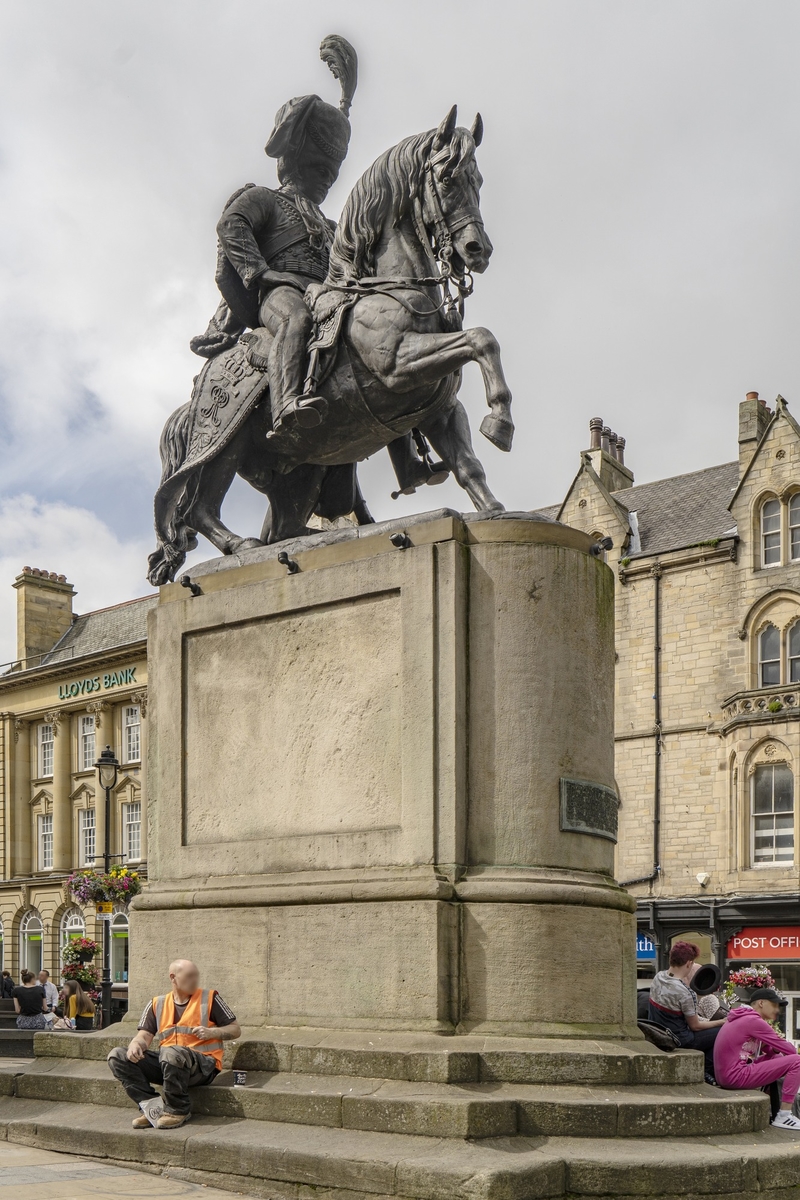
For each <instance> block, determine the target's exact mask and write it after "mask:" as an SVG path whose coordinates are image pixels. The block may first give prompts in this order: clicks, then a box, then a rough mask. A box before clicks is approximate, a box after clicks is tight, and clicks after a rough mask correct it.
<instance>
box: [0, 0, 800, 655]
mask: <svg viewBox="0 0 800 1200" xmlns="http://www.w3.org/2000/svg"><path fill="white" fill-rule="evenodd" d="M0 15H1V16H2V22H0V213H1V214H2V221H0V658H5V659H7V658H10V657H11V656H12V655H13V652H14V650H13V634H12V630H13V598H14V593H13V592H12V591H11V590H10V587H9V585H10V583H11V582H12V580H13V578H14V576H15V575H16V574H17V572H18V571H19V569H20V568H21V567H22V565H23V564H28V565H31V566H39V567H42V568H47V569H49V570H55V571H59V572H65V573H66V574H67V575H68V576H69V578H70V580H72V581H73V582H74V583H75V586H76V587H77V589H78V592H79V596H78V598H77V604H76V607H77V608H78V609H79V610H81V611H86V610H87V609H88V608H92V607H97V606H99V605H103V604H109V603H114V602H116V601H118V600H123V599H127V598H129V597H131V596H134V595H141V594H144V592H146V591H147V590H148V588H147V584H146V582H145V580H144V569H145V558H146V554H147V552H148V551H149V550H150V549H151V548H152V533H151V500H152V494H153V491H154V488H155V486H156V484H157V481H158V476H159V462H158V452H157V445H158V435H159V432H160V429H161V426H162V424H163V422H164V420H165V418H166V417H167V416H168V414H169V413H170V412H171V411H172V410H173V409H174V408H175V407H177V406H178V405H179V404H182V403H183V402H184V401H185V400H186V399H187V398H188V395H189V391H190V387H191V380H192V376H193V375H194V374H195V373H196V371H197V368H198V365H199V360H198V359H196V358H195V357H194V356H193V355H192V354H191V353H190V351H189V349H188V341H189V338H190V337H191V336H192V335H193V334H194V333H197V332H198V331H200V330H202V329H203V328H204V326H205V323H206V320H207V318H208V316H209V315H210V313H211V312H212V311H213V309H214V307H215V303H216V298H215V285H214V281H213V272H214V256H215V235H214V226H215V223H216V220H217V217H218V215H219V212H220V210H221V207H222V204H223V203H224V201H225V199H226V198H227V196H228V195H229V194H230V193H231V191H233V190H234V189H235V188H236V187H238V186H240V185H241V184H243V183H245V182H247V181H249V180H253V181H256V182H260V183H266V184H272V183H273V182H274V164H273V163H272V161H271V160H268V159H267V158H265V156H264V154H263V150H262V147H263V145H264V142H265V140H266V137H267V135H268V133H269V131H270V129H271V126H272V118H273V115H274V113H275V110H276V109H277V108H278V107H279V105H280V104H282V103H283V102H284V101H285V100H287V99H288V98H289V97H290V96H292V95H296V94H303V93H306V92H311V91H316V92H318V93H320V94H322V95H323V96H325V97H326V98H327V99H329V100H332V101H335V100H336V99H337V86H336V84H335V83H334V81H333V79H332V78H331V77H330V76H329V74H328V72H327V70H326V68H325V67H324V66H323V64H322V63H320V61H319V59H318V56H317V55H318V45H319V42H320V40H321V39H322V37H323V36H324V35H325V34H327V33H331V32H339V33H342V34H344V35H345V36H347V37H348V38H349V39H350V40H351V41H352V42H353V43H354V45H355V46H356V48H357V50H358V54H359V58H360V81H359V88H358V92H357V95H356V100H355V104H354V107H353V113H352V121H353V137H352V141H351V149H350V155H349V158H348V160H347V162H346V163H345V166H344V168H343V171H342V175H341V178H340V181H339V183H338V184H337V186H336V188H335V190H334V192H332V193H331V196H330V197H329V200H328V202H327V205H326V208H327V211H328V213H329V214H330V215H331V216H334V217H335V216H336V215H337V214H338V211H339V209H340V208H341V205H342V203H343V200H344V198H345V196H346V195H347V192H348V190H349V188H350V186H351V185H352V184H353V182H354V181H355V179H356V178H357V177H358V175H359V174H360V173H361V172H362V171H363V170H364V169H365V168H366V167H367V166H368V165H369V163H370V162H371V161H372V160H373V159H374V158H375V157H376V156H377V155H378V154H379V153H380V152H381V151H382V150H384V149H385V148H386V147H387V146H389V145H391V144H393V143H394V142H396V141H398V140H399V139H400V138H402V137H404V136H406V135H408V134H411V133H414V132H418V131H420V130H422V129H426V128H430V127H431V126H433V125H435V124H437V123H438V122H439V120H441V118H442V117H443V116H444V114H445V113H446V111H447V109H448V108H449V106H450V105H451V104H452V103H453V102H457V103H458V105H459V107H460V111H461V115H462V119H463V120H464V122H465V123H469V122H470V121H471V119H472V116H473V114H474V112H475V110H476V109H480V111H481V112H482V113H483V116H484V121H485V125H486V135H485V140H484V144H483V146H482V147H481V151H480V164H481V169H482V171H483V174H484V177H485V180H486V182H485V186H484V192H483V212H484V216H485V219H486V224H487V228H488V231H489V233H490V236H491V237H492V240H493V242H494V245H495V256H494V259H493V261H492V265H491V267H490V270H489V271H488V273H487V274H486V275H485V276H483V277H482V278H480V279H479V281H478V286H477V288H476V292H475V295H474V297H473V298H472V300H471V301H470V303H469V308H468V313H467V317H468V322H469V323H470V324H482V325H486V326H488V327H489V328H490V329H491V330H492V331H493V332H494V333H495V334H496V336H497V338H498V339H499V341H500V344H501V346H502V348H503V352H504V358H505V364H506V373H507V375H508V378H509V382H510V385H511V388H512V390H513V392H514V397H515V418H516V422H517V431H518V432H517V439H516V442H515V446H514V450H513V453H512V454H511V456H505V455H502V454H500V453H499V452H498V451H496V450H495V449H494V448H493V447H491V446H490V445H489V443H488V442H486V441H485V440H484V439H483V438H481V437H480V436H479V435H478V434H477V426H478V424H479V422H480V419H481V416H482V413H483V411H485V407H484V400H483V397H482V393H481V387H480V381H479V374H478V371H477V368H469V369H468V370H467V372H466V378H465V385H464V389H463V393H462V395H463V398H464V399H465V402H466V404H467V406H468V408H469V411H470V414H471V418H472V421H473V430H474V433H475V436H476V443H480V445H479V453H480V454H481V456H482V458H483V461H484V463H485V465H486V467H487V470H488V472H489V477H490V481H491V483H492V484H493V486H494V489H495V491H496V492H497V493H498V494H499V495H500V497H501V499H503V501H504V502H505V503H506V505H507V507H509V508H533V507H536V506H537V505H543V504H548V503H552V502H554V501H556V500H558V499H559V498H560V497H561V496H562V495H563V493H564V491H565V490H566V487H567V485H568V482H569V479H570V478H571V475H572V474H573V472H574V470H575V468H576V466H577V461H578V452H579V450H580V449H582V448H583V447H585V445H586V443H587V440H588V439H587V422H588V420H589V418H590V417H592V416H595V415H598V416H602V417H604V418H605V420H606V421H607V423H609V424H610V425H611V426H612V428H614V429H615V430H617V431H618V432H619V433H621V434H623V435H624V436H625V437H626V438H627V441H628V449H627V452H626V453H627V461H628V463H629V464H630V465H631V466H632V467H633V469H634V471H635V474H636V478H637V480H638V481H639V482H644V481H647V480H651V479H656V478H659V477H662V476H664V475H669V474H677V473H680V472H683V471H689V470H693V469H696V468H698V467H702V466H705V465H710V464H713V463H718V462H723V461H726V460H729V459H731V458H733V457H735V453H736V422H737V412H736V410H737V403H738V401H739V400H740V399H741V398H743V397H744V394H745V392H746V391H748V390H751V389H756V390H758V391H760V392H761V394H762V395H763V396H766V398H767V399H768V400H770V401H771V400H772V399H773V398H774V396H775V394H776V393H777V392H778V391H780V392H781V393H782V394H783V395H784V396H786V398H787V399H788V401H789V403H790V406H791V405H792V404H793V403H794V408H795V411H800V386H798V385H800V378H799V377H798V376H799V373H800V361H798V353H797V334H796V328H797V324H798V317H800V298H799V297H798V287H797V276H798V267H799V266H800V256H799V254H798V250H800V247H799V246H798V228H799V227H800V220H799V219H798V218H799V215H800V214H798V192H799V191H800V187H799V185H800V166H799V159H798V149H797V145H798V134H799V133H800V104H799V103H798V97H799V95H800V73H798V71H797V59H798V49H800V6H798V4H797V3H796V0H785V2H784V0H760V3H754V2H752V0H750V2H748V3H742V2H740V0H703V3H702V4H698V3H697V2H696V0H648V3H646V4H644V3H642V0H527V2H526V3H521V2H520V0H494V2H493V3H487V2H486V0H480V3H475V2H473V0H435V3H431V2H430V0H404V3H403V4H402V5H400V4H396V3H386V2H384V0H365V2H358V0H323V2H319V0H304V2H303V3H302V4H297V3H290V2H288V0H284V2H283V3H276V2H275V0H214V2H210V0H113V3H108V0H71V2H70V3H69V4H64V3H63V0H36V2H35V3H23V4H20V3H19V0H0ZM361 475H362V483H363V486H364V489H365V491H366V494H367V499H368V502H369V504H370V506H371V508H372V510H373V512H374V514H375V515H376V517H378V518H382V517H388V516H392V515H401V514H402V512H403V511H409V510H410V509H412V508H413V509H414V510H415V511H419V510H422V509H425V508H429V507H434V506H437V507H438V506H439V505H441V504H448V505H451V506H453V507H456V508H463V507H468V501H466V498H465V497H463V495H462V494H461V493H460V492H459V491H458V489H457V488H456V487H455V485H454V484H452V483H449V484H447V485H445V487H441V488H438V489H436V490H435V491H426V493H425V494H422V495H418V496H416V497H414V498H413V499H412V500H409V501H403V502H393V501H392V500H391V499H390V498H389V492H390V490H391V487H392V486H393V477H392V475H391V473H390V468H389V463H388V458H387V456H386V455H385V454H380V455H378V456H376V457H375V458H374V459H373V460H371V461H370V462H369V463H367V464H365V465H364V467H363V468H362V470H361ZM401 504H403V505H404V508H401ZM224 515H225V517H226V519H227V521H228V524H230V525H231V526H232V527H233V528H235V529H236V530H237V532H242V533H246V534H256V533H257V531H258V529H259V527H260V524H261V519H262V516H263V499H262V498H261V497H259V496H257V495H256V494H255V493H252V492H250V491H249V490H248V489H247V488H246V487H245V486H244V485H241V486H238V485H237V486H235V487H234V489H233V491H232V493H231V496H230V498H229V501H228V504H227V506H226V509H225V512H224ZM210 553H211V548H210V547H208V546H207V545H205V544H204V545H203V547H202V548H201V550H200V551H198V553H197V555H195V557H198V556H199V557H201V558H205V557H209V556H210Z"/></svg>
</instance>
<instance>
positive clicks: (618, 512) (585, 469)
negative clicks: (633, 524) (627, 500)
mask: <svg viewBox="0 0 800 1200" xmlns="http://www.w3.org/2000/svg"><path fill="white" fill-rule="evenodd" d="M582 475H587V476H588V477H589V479H591V481H592V483H593V484H594V486H595V487H596V488H597V490H598V492H599V493H600V495H601V496H602V497H603V499H604V500H605V502H606V504H607V505H608V508H609V510H610V512H611V513H612V514H613V515H615V516H616V517H617V519H618V520H619V521H620V522H621V524H622V526H623V528H624V530H625V532H626V535H627V534H628V533H629V532H630V521H629V520H628V510H627V509H626V508H625V505H624V504H621V503H619V501H618V500H617V499H616V498H615V495H614V493H612V492H609V490H608V488H607V487H606V486H605V484H604V483H603V481H602V479H601V478H600V476H599V475H598V474H597V472H596V471H595V469H594V467H593V465H592V460H591V458H590V457H589V455H588V454H582V455H581V465H580V468H579V470H578V474H577V475H576V476H575V478H574V479H573V481H572V483H571V484H570V485H569V488H568V490H567V494H566V496H565V497H564V499H563V501H562V503H561V506H560V508H559V510H558V517H557V518H556V519H557V520H559V521H560V520H561V514H562V513H563V511H564V509H565V508H566V507H567V501H568V500H569V498H570V496H571V495H572V493H573V492H574V490H575V488H576V487H577V484H578V480H579V479H580V478H581V476H582ZM619 494H620V493H617V495H619ZM622 494H623V495H624V492H623V493H622Z"/></svg>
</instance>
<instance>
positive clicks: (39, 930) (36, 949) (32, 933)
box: [19, 908, 44, 975]
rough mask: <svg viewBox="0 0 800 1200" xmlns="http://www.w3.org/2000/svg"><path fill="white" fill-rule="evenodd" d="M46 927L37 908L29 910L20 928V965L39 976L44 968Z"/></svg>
mask: <svg viewBox="0 0 800 1200" xmlns="http://www.w3.org/2000/svg"><path fill="white" fill-rule="evenodd" d="M43 939H44V926H43V925H42V918H41V917H40V916H39V914H38V912H37V911H36V909H35V908H29V909H28V911H27V912H26V913H25V916H24V917H23V918H22V922H21V924H20V927H19V965H20V969H22V967H27V968H28V970H29V971H33V973H34V975H38V974H39V972H40V971H41V969H42V967H43V966H44V954H43V951H44V941H43Z"/></svg>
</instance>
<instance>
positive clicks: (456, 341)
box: [385, 326, 514, 450]
mask: <svg viewBox="0 0 800 1200" xmlns="http://www.w3.org/2000/svg"><path fill="white" fill-rule="evenodd" d="M468 362H476V363H477V364H478V366H479V367H480V369H481V374H482V375H483V384H484V387H485V389H486V403H487V404H488V405H489V408H490V409H491V412H490V413H489V414H488V416H486V417H484V419H483V421H482V423H481V433H482V434H483V435H484V437H487V438H488V439H489V441H490V442H492V443H493V444H494V445H495V446H497V448H498V450H510V449H511V442H512V439H513V437H514V422H513V421H512V419H511V392H510V390H509V387H508V384H507V383H506V378H505V375H504V374H503V364H502V361H501V359H500V346H499V345H498V342H497V338H496V337H495V336H494V334H493V333H490V332H489V330H488V329H483V328H482V327H481V326H478V327H476V328H475V329H461V330H458V331H457V332H456V333H413V332H409V333H404V334H403V336H402V337H401V338H400V339H399V341H398V343H397V349H396V356H395V362H394V364H393V369H392V371H391V373H390V375H389V378H388V379H387V380H385V382H386V385H387V386H388V387H389V388H390V389H391V390H392V391H400V392H403V391H411V390H412V389H414V388H416V387H419V386H420V385H424V384H426V383H437V382H438V381H439V380H440V379H443V378H444V376H445V375H449V374H450V373H451V372H453V371H457V370H459V369H460V368H461V367H463V366H465V364H466V363H468Z"/></svg>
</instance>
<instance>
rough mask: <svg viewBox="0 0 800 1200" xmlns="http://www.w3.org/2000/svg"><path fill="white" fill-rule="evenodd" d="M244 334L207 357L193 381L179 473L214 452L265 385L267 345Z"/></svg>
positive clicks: (241, 419)
mask: <svg viewBox="0 0 800 1200" xmlns="http://www.w3.org/2000/svg"><path fill="white" fill-rule="evenodd" d="M258 332H259V333H265V332H266V331H263V330H259V331H258ZM268 336H269V335H267V337H268ZM245 337H246V339H247V340H245V338H243V339H241V340H240V341H239V342H237V343H236V345H235V346H232V347H231V349H230V350H226V351H225V352H224V353H222V354H219V355H218V356H217V357H216V358H212V359H210V360H209V362H208V363H207V364H206V366H205V367H203V369H202V371H201V372H200V374H199V375H198V376H197V377H196V379H195V381H194V388H193V389H192V398H191V401H190V402H189V404H190V408H189V411H190V419H189V428H188V430H187V437H186V459H185V461H184V463H183V465H182V473H184V472H187V471H190V470H192V469H193V468H195V467H197V466H199V465H200V463H201V462H203V461H204V460H205V458H206V457H207V455H208V452H209V451H213V454H216V453H218V452H219V451H220V450H221V449H222V447H223V446H225V445H226V444H227V443H228V442H229V441H230V439H231V438H232V437H233V435H234V434H235V433H236V432H237V431H238V430H239V428H240V427H241V425H242V424H243V422H244V421H245V420H246V418H247V417H248V416H249V414H250V412H251V411H252V409H253V408H254V406H255V405H256V404H257V403H258V401H259V400H260V399H261V397H262V396H263V394H264V392H265V391H266V390H267V388H268V386H269V379H268V377H267V374H266V371H265V367H266V353H265V350H267V348H265V347H264V346H262V344H261V342H262V339H261V338H258V339H256V338H255V337H254V336H253V335H245ZM267 352H268V350H267ZM253 360H255V361H253ZM262 364H263V365H262ZM212 456H213V455H212Z"/></svg>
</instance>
